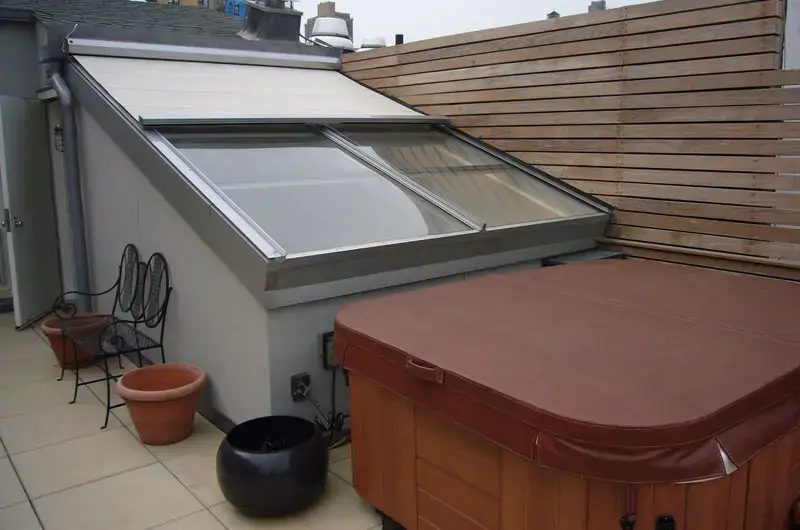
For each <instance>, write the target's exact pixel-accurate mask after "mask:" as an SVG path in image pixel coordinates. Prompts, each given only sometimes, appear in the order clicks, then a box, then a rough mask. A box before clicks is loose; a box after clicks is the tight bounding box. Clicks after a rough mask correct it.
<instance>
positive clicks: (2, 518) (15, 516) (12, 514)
mask: <svg viewBox="0 0 800 530" xmlns="http://www.w3.org/2000/svg"><path fill="white" fill-rule="evenodd" d="M0 530H42V525H40V524H39V519H37V518H36V514H35V513H33V508H32V507H31V503H29V502H23V503H21V504H15V505H14V506H9V507H8V508H3V509H2V510H0Z"/></svg>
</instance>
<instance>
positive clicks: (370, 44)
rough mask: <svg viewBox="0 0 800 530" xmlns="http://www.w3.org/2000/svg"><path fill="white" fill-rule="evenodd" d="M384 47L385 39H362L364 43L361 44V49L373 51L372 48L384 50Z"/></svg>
mask: <svg viewBox="0 0 800 530" xmlns="http://www.w3.org/2000/svg"><path fill="white" fill-rule="evenodd" d="M385 47H386V39H384V38H383V37H364V41H363V42H362V43H361V48H362V49H363V48H366V49H374V48H385Z"/></svg>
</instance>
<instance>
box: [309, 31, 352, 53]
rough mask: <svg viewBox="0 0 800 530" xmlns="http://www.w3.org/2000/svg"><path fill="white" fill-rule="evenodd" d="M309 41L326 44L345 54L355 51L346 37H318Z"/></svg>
mask: <svg viewBox="0 0 800 530" xmlns="http://www.w3.org/2000/svg"><path fill="white" fill-rule="evenodd" d="M311 40H312V41H313V42H319V43H323V44H327V45H328V46H332V47H333V48H338V49H340V50H342V51H346V52H354V51H356V47H355V45H354V44H353V41H351V40H350V39H348V38H347V37H339V36H336V35H319V36H314V37H311Z"/></svg>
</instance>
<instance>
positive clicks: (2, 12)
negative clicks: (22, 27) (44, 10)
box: [0, 6, 36, 22]
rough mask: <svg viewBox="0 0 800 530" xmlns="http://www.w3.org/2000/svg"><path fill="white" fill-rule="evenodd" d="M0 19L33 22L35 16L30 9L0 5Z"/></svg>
mask: <svg viewBox="0 0 800 530" xmlns="http://www.w3.org/2000/svg"><path fill="white" fill-rule="evenodd" d="M0 20H2V21H5V22H33V21H34V20H36V17H35V16H34V12H33V10H32V9H27V8H22V7H8V6H0Z"/></svg>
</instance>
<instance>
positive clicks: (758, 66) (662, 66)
mask: <svg viewBox="0 0 800 530" xmlns="http://www.w3.org/2000/svg"><path fill="white" fill-rule="evenodd" d="M769 40H770V41H772V42H777V37H770V39H769ZM733 42H736V41H733ZM751 49H752V50H753V51H752V52H749V53H748V54H740V55H736V56H733V57H724V56H723V57H720V56H714V55H711V57H713V58H712V59H708V58H700V59H694V58H693V56H691V55H689V54H687V56H686V57H685V58H684V59H683V60H671V61H662V62H655V63H651V64H633V65H626V64H625V62H624V61H625V55H626V54H623V53H606V54H601V55H582V56H577V57H566V58H558V59H542V60H540V61H526V62H519V63H508V64H500V65H494V66H479V67H476V68H464V69H461V70H446V71H443V72H430V73H426V74H416V75H409V76H404V77H392V78H386V79H377V80H374V81H372V82H370V83H369V85H370V86H372V87H373V88H392V87H399V86H406V85H422V84H427V83H441V82H450V81H459V80H467V79H481V78H491V77H500V76H512V75H521V74H537V73H542V72H560V71H568V70H590V69H593V68H608V67H618V72H619V73H618V75H617V77H618V78H619V79H623V80H625V79H646V78H653V77H673V76H689V75H699V74H708V73H715V72H720V73H721V72H747V71H753V70H771V69H774V68H775V67H776V66H777V65H778V61H779V56H778V54H777V53H776V52H774V51H771V50H765V49H760V48H755V47H753V48H751ZM716 53H722V51H717V52H716ZM656 55H658V54H656ZM694 57H697V55H695V56H694ZM701 57H702V55H701ZM361 81H364V80H361ZM507 93H508V91H506V92H500V94H498V95H502V94H507ZM494 95H495V92H490V93H488V94H486V96H492V99H495V98H494ZM429 98H430V97H429ZM425 101H426V99H423V98H418V100H413V99H409V101H408V102H409V103H410V104H414V105H416V104H418V103H419V104H422V103H424V102H425Z"/></svg>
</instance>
